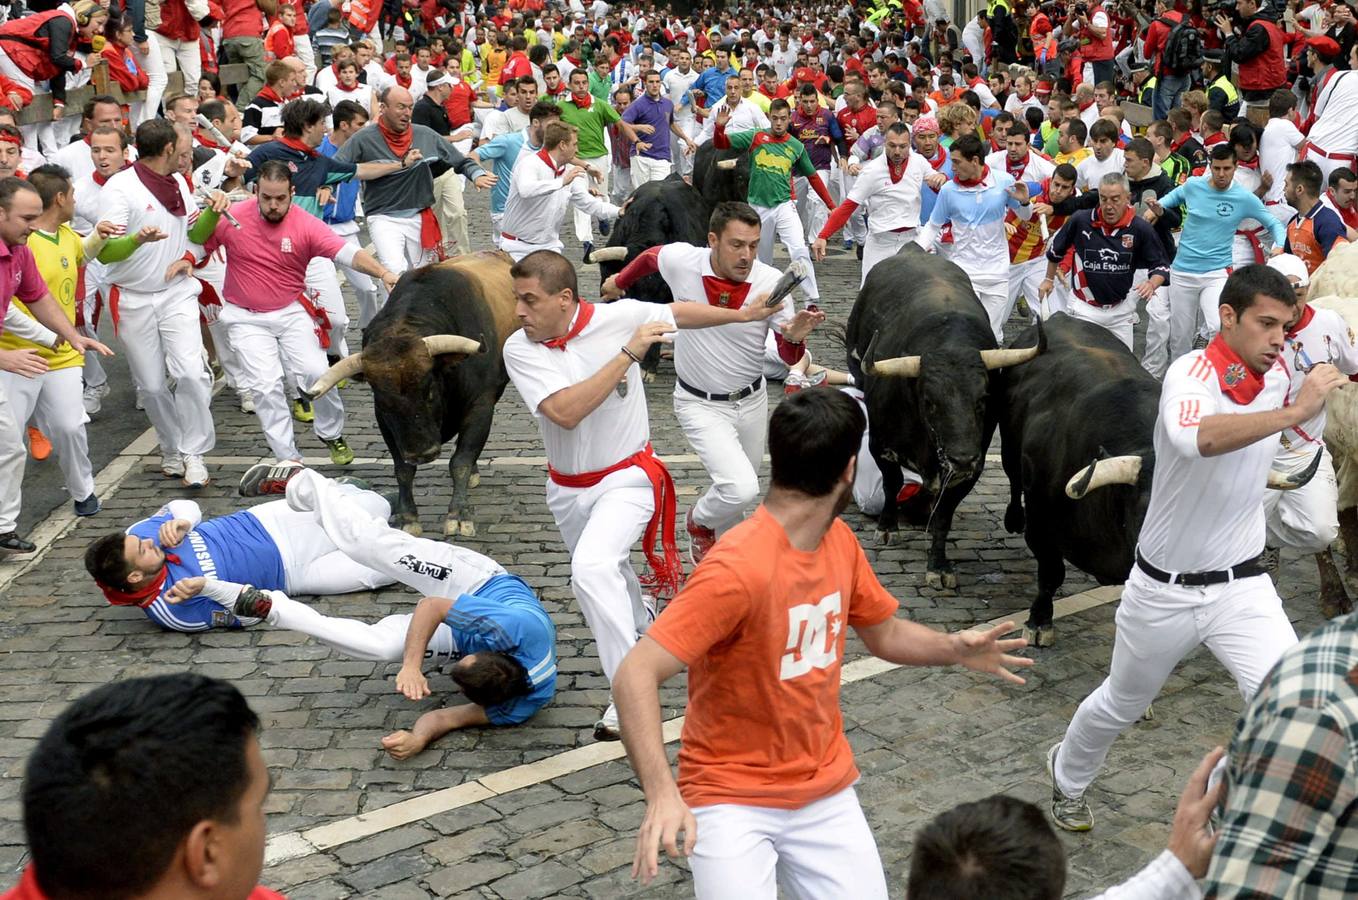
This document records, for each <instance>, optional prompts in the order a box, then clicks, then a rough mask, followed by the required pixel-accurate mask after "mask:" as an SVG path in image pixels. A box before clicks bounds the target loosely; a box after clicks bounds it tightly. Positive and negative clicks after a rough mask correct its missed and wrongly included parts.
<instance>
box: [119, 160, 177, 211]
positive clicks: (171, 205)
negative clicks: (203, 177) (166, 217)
mask: <svg viewBox="0 0 1358 900" xmlns="http://www.w3.org/2000/svg"><path fill="white" fill-rule="evenodd" d="M132 170H133V171H135V172H136V173H137V177H138V178H140V179H141V183H142V184H143V185H145V186H146V189H147V190H148V191H150V192H151V195H152V196H153V197H155V198H156V200H157V201H159V202H160V205H161V206H163V207H165V209H166V211H167V212H169V214H170V215H172V216H182V215H184V214H185V212H186V210H185V208H184V193H183V191H181V190H180V189H179V182H177V181H175V180H174V176H173V175H161V174H160V173H159V172H153V171H151V170H150V169H149V168H147V167H146V166H145V165H144V164H143V163H142V162H141V161H140V160H138V161H137V162H134V163H133V164H132Z"/></svg>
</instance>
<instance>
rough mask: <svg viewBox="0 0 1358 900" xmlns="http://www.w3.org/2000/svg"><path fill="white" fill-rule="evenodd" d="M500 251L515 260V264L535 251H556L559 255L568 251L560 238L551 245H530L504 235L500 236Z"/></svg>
mask: <svg viewBox="0 0 1358 900" xmlns="http://www.w3.org/2000/svg"><path fill="white" fill-rule="evenodd" d="M500 249H501V250H503V251H504V252H506V253H508V254H509V258H510V259H512V260H514V262H518V261H519V260H521V259H523V258H524V257H525V256H527V255H528V254H530V253H532V252H533V251H534V250H555V251H556V252H557V253H560V252H561V251H562V250H564V249H566V245H565V244H563V243H561V239H560V238H557V239H556V240H554V241H552V242H551V243H550V244H530V243H528V242H527V241H516V240H511V239H510V238H507V237H505V236H504V235H503V234H502V235H500Z"/></svg>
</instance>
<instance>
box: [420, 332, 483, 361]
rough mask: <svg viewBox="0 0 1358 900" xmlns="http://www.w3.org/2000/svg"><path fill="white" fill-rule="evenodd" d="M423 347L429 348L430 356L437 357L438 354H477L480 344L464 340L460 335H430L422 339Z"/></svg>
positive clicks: (469, 339)
mask: <svg viewBox="0 0 1358 900" xmlns="http://www.w3.org/2000/svg"><path fill="white" fill-rule="evenodd" d="M424 345H425V346H426V347H428V348H429V355H430V356H438V355H439V354H440V353H463V354H470V353H479V352H480V351H481V342H480V341H474V340H472V339H471V338H464V337H463V336H462V335H460V334H431V335H429V336H428V337H426V338H425V339H424Z"/></svg>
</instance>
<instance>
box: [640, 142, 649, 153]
mask: <svg viewBox="0 0 1358 900" xmlns="http://www.w3.org/2000/svg"><path fill="white" fill-rule="evenodd" d="M649 149H651V145H650V143H649V142H647V141H637V152H638V153H645V152H646V151H647V150H649Z"/></svg>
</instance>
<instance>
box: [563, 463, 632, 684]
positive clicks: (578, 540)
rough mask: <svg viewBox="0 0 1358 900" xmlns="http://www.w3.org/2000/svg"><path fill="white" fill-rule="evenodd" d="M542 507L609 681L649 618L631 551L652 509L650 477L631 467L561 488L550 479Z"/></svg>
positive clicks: (572, 590)
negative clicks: (561, 546)
mask: <svg viewBox="0 0 1358 900" xmlns="http://www.w3.org/2000/svg"><path fill="white" fill-rule="evenodd" d="M547 508H548V509H549V510H551V512H552V518H554V519H556V527H557V528H558V529H559V530H560V531H561V539H562V540H563V541H565V543H566V549H567V550H568V551H569V552H570V555H571V592H572V593H574V594H575V599H576V601H577V602H578V603H579V604H580V611H581V612H582V613H584V616H585V622H586V623H587V624H588V625H589V630H590V632H591V633H593V635H594V641H595V643H596V644H598V648H599V664H600V665H601V666H602V667H603V670H604V676H605V677H606V678H608V680H609V681H610V682H611V681H612V680H613V673H614V672H616V671H617V670H618V666H619V665H620V664H621V663H622V658H623V657H624V656H626V655H627V651H628V650H631V649H632V645H633V644H635V643H636V642H637V634H638V633H640V632H641V631H643V630H645V628H646V625H647V623H648V616H647V614H646V608H645V607H644V606H642V603H641V582H640V581H638V579H637V573H636V570H635V569H633V568H632V561H631V553H632V548H633V547H634V546H635V545H636V543H637V540H638V539H639V538H640V537H641V535H642V532H644V531H645V530H646V523H647V522H649V521H650V519H651V512H652V511H653V510H654V509H655V495H654V492H653V489H652V487H651V480H650V479H649V478H648V477H647V476H646V473H645V472H643V471H642V470H641V469H639V468H637V467H636V466H630V467H628V468H626V469H622V470H620V471H617V472H614V473H613V474H612V475H609V476H607V477H606V478H604V480H603V481H600V482H599V483H598V484H596V485H595V486H594V487H589V488H568V487H562V486H561V485H559V484H557V483H556V482H554V481H551V480H549V481H548V482H547Z"/></svg>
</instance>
